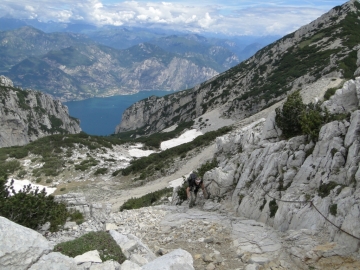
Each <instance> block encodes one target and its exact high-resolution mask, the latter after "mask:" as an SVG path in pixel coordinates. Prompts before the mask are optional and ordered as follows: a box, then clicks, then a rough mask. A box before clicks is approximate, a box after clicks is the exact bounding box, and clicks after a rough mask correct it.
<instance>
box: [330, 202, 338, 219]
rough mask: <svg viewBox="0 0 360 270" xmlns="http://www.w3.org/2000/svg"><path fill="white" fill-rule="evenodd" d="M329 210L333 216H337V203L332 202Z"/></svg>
mask: <svg viewBox="0 0 360 270" xmlns="http://www.w3.org/2000/svg"><path fill="white" fill-rule="evenodd" d="M329 211H330V214H332V215H333V216H336V214H337V204H332V205H330V206H329Z"/></svg>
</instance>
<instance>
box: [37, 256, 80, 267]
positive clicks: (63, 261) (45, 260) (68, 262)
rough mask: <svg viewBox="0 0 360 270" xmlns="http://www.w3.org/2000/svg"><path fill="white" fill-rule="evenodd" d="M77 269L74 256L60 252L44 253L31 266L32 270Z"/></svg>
mask: <svg viewBox="0 0 360 270" xmlns="http://www.w3.org/2000/svg"><path fill="white" fill-rule="evenodd" d="M44 269H46V270H63V269H67V270H77V269H79V268H78V267H77V264H76V261H75V260H74V258H70V257H68V256H65V255H63V254H61V253H59V252H52V253H49V254H47V255H44V256H42V257H41V258H40V260H39V261H37V262H36V263H35V264H33V265H32V266H31V267H30V270H44Z"/></svg>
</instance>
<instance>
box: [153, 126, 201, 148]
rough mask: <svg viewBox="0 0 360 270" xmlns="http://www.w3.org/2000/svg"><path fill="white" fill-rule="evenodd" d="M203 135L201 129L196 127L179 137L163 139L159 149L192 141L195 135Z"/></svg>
mask: <svg viewBox="0 0 360 270" xmlns="http://www.w3.org/2000/svg"><path fill="white" fill-rule="evenodd" d="M200 135H203V133H202V132H201V131H197V130H196V129H191V130H188V131H186V132H185V133H183V134H182V135H180V137H178V138H175V139H172V140H168V141H164V142H162V143H161V144H160V149H161V150H166V149H169V148H172V147H175V146H178V145H181V144H184V143H188V142H191V141H193V140H194V139H195V138H196V137H198V136H200Z"/></svg>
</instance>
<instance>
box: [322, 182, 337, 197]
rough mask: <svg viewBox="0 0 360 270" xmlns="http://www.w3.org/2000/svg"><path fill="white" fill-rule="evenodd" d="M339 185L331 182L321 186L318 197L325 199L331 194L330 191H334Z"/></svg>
mask: <svg viewBox="0 0 360 270" xmlns="http://www.w3.org/2000/svg"><path fill="white" fill-rule="evenodd" d="M338 185H339V184H337V183H335V182H333V181H330V182H329V183H326V184H323V183H322V184H320V186H319V188H318V195H319V196H320V197H321V198H325V197H327V196H328V195H329V194H330V191H331V190H333V189H334V188H335V187H337V186H338Z"/></svg>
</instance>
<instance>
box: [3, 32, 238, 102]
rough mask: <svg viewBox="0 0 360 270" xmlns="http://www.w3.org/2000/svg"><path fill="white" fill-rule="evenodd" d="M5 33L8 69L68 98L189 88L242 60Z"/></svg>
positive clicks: (20, 79)
mask: <svg viewBox="0 0 360 270" xmlns="http://www.w3.org/2000/svg"><path fill="white" fill-rule="evenodd" d="M0 34H1V35H0V44H2V46H0V54H1V55H3V56H4V62H3V63H4V64H3V67H2V70H3V71H4V72H3V73H4V74H5V75H7V76H8V77H10V78H11V79H12V80H13V81H14V83H15V84H16V85H19V86H21V87H23V88H32V89H38V90H41V91H43V92H46V93H49V94H52V95H54V96H56V97H60V98H62V99H63V100H74V99H75V100H76V99H84V98H89V97H93V96H111V95H116V94H124V93H125V94H126V93H131V92H134V91H139V90H150V89H164V90H180V89H184V88H189V87H191V86H194V85H196V84H198V83H200V82H202V81H205V80H207V79H209V78H211V77H213V76H214V75H216V74H217V73H218V72H220V71H222V70H224V69H225V66H226V65H233V63H234V61H237V59H236V57H235V56H234V55H233V54H231V53H230V54H229V53H227V54H228V55H229V57H227V59H225V61H222V63H219V61H218V62H217V61H215V60H214V59H215V57H218V56H219V53H217V52H216V51H212V52H210V51H209V52H206V54H207V55H208V56H204V55H203V54H194V55H185V54H184V55H181V54H178V53H172V52H167V51H165V50H164V49H162V48H160V47H159V46H156V45H153V44H149V43H140V44H138V45H136V46H133V47H131V48H128V49H125V50H116V49H114V48H111V47H107V46H104V45H100V44H96V43H94V42H93V41H91V40H89V39H88V38H86V37H85V36H83V35H80V34H69V33H50V34H46V33H44V32H41V31H40V30H36V29H34V28H31V27H28V26H26V27H23V28H20V29H16V30H13V31H8V32H0ZM19 35H20V36H19ZM1 37H2V39H1ZM57 38H59V39H57ZM57 42H60V43H61V44H57ZM218 51H219V52H220V51H221V49H218ZM211 55H214V59H212V57H211ZM220 62H221V61H220ZM223 63H224V64H225V66H224V65H222V64H223ZM10 67H11V68H10ZM5 71H6V72H5Z"/></svg>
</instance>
